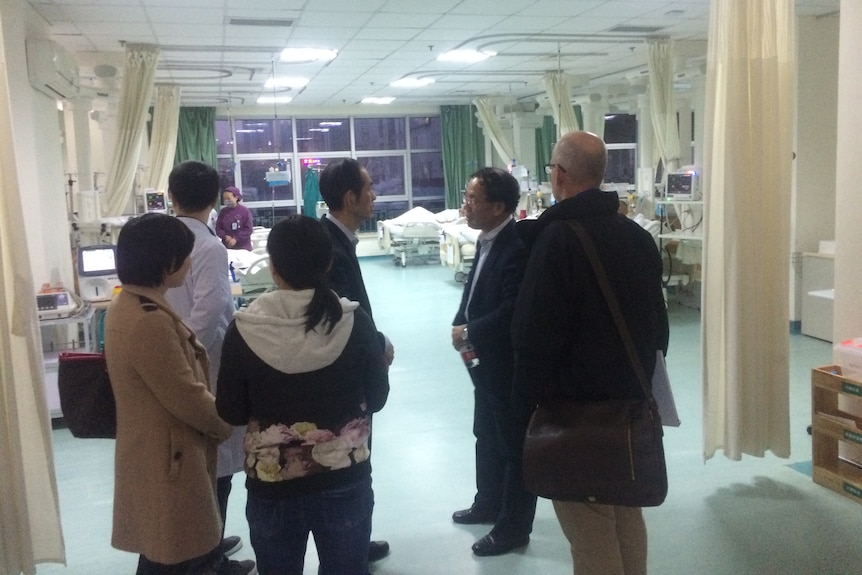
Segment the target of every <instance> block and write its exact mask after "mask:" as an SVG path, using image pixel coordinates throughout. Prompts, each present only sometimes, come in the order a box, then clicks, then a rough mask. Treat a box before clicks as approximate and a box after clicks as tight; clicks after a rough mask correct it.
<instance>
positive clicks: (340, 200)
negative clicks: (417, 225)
mask: <svg viewBox="0 0 862 575" xmlns="http://www.w3.org/2000/svg"><path fill="white" fill-rule="evenodd" d="M320 195H321V197H323V200H324V201H325V202H326V205H327V206H328V207H329V213H327V214H326V215H324V216H323V217H322V218H321V222H322V223H323V226H324V227H325V228H326V230H327V231H328V232H329V236H330V237H331V238H332V248H333V249H332V252H333V254H332V255H333V257H332V267H331V268H330V270H329V284H330V286H331V287H332V289H333V290H335V293H337V294H338V295H340V296H341V297H345V298H347V299H349V300H351V301H355V302H359V306H360V307H361V308H362V309H363V310H365V312H366V313H367V314H368V315H369V316H371V317H372V319H373V315H372V313H371V302H370V301H369V300H368V292H366V290H365V281H364V280H363V279H362V270H360V269H359V260H358V259H357V257H356V244H357V243H358V242H359V238H358V237H357V236H356V230H358V229H359V225H360V224H361V223H362V222H363V221H364V220H367V219H368V218H370V217H372V216H373V215H374V200H375V199H376V196H375V195H374V191H373V190H372V189H371V177H370V176H369V175H368V171H367V170H366V169H365V168H364V167H363V166H362V164H360V163H359V162H358V161H357V160H354V159H352V158H338V159H336V160H332V161H330V162H329V163H328V164H327V165H326V168H324V170H323V172H321V174H320ZM377 335H378V337H379V339H380V351H381V353H383V356H384V359H385V361H386V365H391V364H392V360H393V358H394V357H395V350H394V348H393V347H392V343H391V342H390V341H389V338H387V337H386V336H385V335H383V334H382V333H380V332H379V331H378V332H377ZM370 446H371V443H370V440H369V447H370ZM388 554H389V543H387V542H386V541H371V543H370V545H369V549H368V560H369V561H372V562H373V561H377V560H378V559H382V558H383V557H386V555H388Z"/></svg>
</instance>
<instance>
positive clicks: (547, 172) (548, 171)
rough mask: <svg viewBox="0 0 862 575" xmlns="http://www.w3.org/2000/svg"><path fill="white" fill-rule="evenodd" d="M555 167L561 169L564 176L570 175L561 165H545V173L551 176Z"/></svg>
mask: <svg viewBox="0 0 862 575" xmlns="http://www.w3.org/2000/svg"><path fill="white" fill-rule="evenodd" d="M554 166H556V167H558V168H560V171H561V172H563V173H564V174H568V173H569V172H568V171H567V170H566V168H564V167H563V166H561V165H560V164H545V173H546V174H547V175H549V176H550V175H551V170H553V169H554Z"/></svg>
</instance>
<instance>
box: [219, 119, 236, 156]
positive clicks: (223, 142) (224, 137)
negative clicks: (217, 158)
mask: <svg viewBox="0 0 862 575" xmlns="http://www.w3.org/2000/svg"><path fill="white" fill-rule="evenodd" d="M215 135H216V153H217V154H232V153H233V134H232V133H231V131H230V120H227V119H225V120H216V123H215Z"/></svg>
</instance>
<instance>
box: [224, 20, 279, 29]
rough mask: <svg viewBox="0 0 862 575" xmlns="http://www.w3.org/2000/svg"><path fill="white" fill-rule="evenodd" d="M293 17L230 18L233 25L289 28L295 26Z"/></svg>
mask: <svg viewBox="0 0 862 575" xmlns="http://www.w3.org/2000/svg"><path fill="white" fill-rule="evenodd" d="M294 21H295V20H294V19H292V18H229V19H228V21H227V23H228V24H230V25H231V26H267V27H270V28H289V27H290V26H293V23H294Z"/></svg>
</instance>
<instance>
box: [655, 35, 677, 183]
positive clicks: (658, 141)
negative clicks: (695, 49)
mask: <svg viewBox="0 0 862 575" xmlns="http://www.w3.org/2000/svg"><path fill="white" fill-rule="evenodd" d="M672 56H673V45H672V44H671V42H670V41H669V40H651V41H650V42H649V57H648V59H647V64H648V69H649V94H650V98H649V102H650V117H651V118H652V128H653V137H654V141H655V151H656V152H657V156H658V158H661V160H662V162H663V163H664V168H665V174H667V173H668V172H673V171H674V170H676V169H678V168H679V167H680V165H679V164H680V159H679V127H678V125H677V119H676V99H675V98H674V95H673V59H672ZM656 159H657V158H656ZM655 163H656V164H657V163H658V162H657V161H656V162H655Z"/></svg>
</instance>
